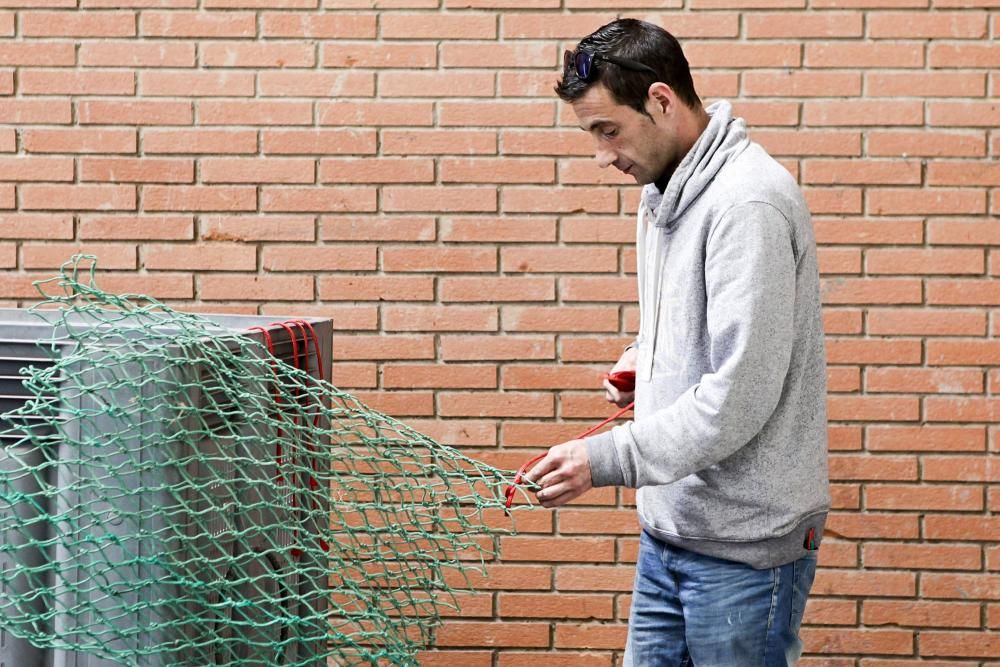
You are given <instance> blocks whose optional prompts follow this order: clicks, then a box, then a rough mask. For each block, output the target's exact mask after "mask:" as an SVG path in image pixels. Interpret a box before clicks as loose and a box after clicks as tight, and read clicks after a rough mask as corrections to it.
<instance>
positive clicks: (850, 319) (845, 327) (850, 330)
mask: <svg viewBox="0 0 1000 667" xmlns="http://www.w3.org/2000/svg"><path fill="white" fill-rule="evenodd" d="M823 330H824V331H825V332H826V334H827V335H834V334H856V333H861V312H860V311H858V310H844V309H832V308H826V309H824V311H823Z"/></svg>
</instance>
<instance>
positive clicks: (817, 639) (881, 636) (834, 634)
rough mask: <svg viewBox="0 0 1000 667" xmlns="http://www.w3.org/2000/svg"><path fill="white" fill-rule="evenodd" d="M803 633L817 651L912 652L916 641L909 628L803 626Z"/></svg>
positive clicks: (807, 642) (805, 640) (900, 653)
mask: <svg viewBox="0 0 1000 667" xmlns="http://www.w3.org/2000/svg"><path fill="white" fill-rule="evenodd" d="M801 636H802V641H803V642H804V643H805V644H806V646H809V647H810V649H811V651H814V652H817V653H842V654H843V653H847V654H853V655H862V654H872V653H874V654H888V655H892V654H896V655H910V654H912V652H913V645H914V633H913V632H911V631H908V630H867V629H857V630H855V629H819V628H803V629H802V632H801Z"/></svg>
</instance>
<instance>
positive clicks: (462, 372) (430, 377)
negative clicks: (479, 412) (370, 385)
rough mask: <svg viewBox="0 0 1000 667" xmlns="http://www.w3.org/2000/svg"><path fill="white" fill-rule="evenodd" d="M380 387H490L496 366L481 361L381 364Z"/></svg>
mask: <svg viewBox="0 0 1000 667" xmlns="http://www.w3.org/2000/svg"><path fill="white" fill-rule="evenodd" d="M382 386H383V387H385V388H386V389H396V388H402V389H422V388H426V389H457V388H465V387H467V388H472V389H494V388H496V386H497V379H496V367H495V366H489V365H484V364H476V365H469V364H466V365H462V364H448V365H440V364H435V365H427V364H385V365H383V367H382Z"/></svg>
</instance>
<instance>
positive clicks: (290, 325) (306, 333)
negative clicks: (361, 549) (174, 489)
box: [249, 320, 330, 558]
mask: <svg viewBox="0 0 1000 667" xmlns="http://www.w3.org/2000/svg"><path fill="white" fill-rule="evenodd" d="M271 326H278V327H281V328H282V329H284V330H285V331H287V332H288V335H289V338H290V339H291V343H292V365H293V366H294V367H295V368H297V369H299V370H302V371H307V372H308V370H309V368H308V366H309V354H310V351H309V342H310V340H311V341H312V346H313V350H315V352H316V375H317V376H318V377H319V379H320V380H323V379H324V378H323V355H322V352H321V351H320V348H319V337H318V336H317V335H316V330H315V329H314V328H313V326H312V325H311V324H309V322H306V321H305V320H286V321H284V322H272V323H271ZM249 330H250V331H259V332H260V333H261V335H262V336H263V338H264V343H265V345H267V351H268V352H270V353H271V356H272V357H274V356H275V354H274V341H273V340H272V339H271V333H270V332H269V331H268V330H267V329H265V328H264V327H250V329H249ZM299 335H301V336H302V341H301V343H302V347H301V348H300V347H299ZM300 349H301V353H300ZM271 368H272V370H273V371H274V374H275V375H277V374H278V365H277V363H275V362H274V361H272V363H271ZM295 399H296V400H299V399H300V396H299V392H298V389H296V392H295ZM281 402H282V401H281V392H280V391H279V390H278V387H277V385H275V389H274V404H275V405H276V406H280V405H281ZM292 421H293V423H294V424H295V425H296V426H298V425H299V417H298V416H296V417H295V418H294V419H293V420H292ZM319 424H320V415H319V413H317V414H316V416H315V417H313V426H314V427H318V426H319ZM281 435H282V432H281V429H278V432H277V437H278V442H277V444H276V445H275V452H274V456H275V462H276V464H277V465H276V466H275V473H274V478H275V480H276V481H277V482H278V483H279V484H284V483H285V478H284V475H283V474H282V466H283V465H284V462H285V457H284V452H283V451H282V448H281V440H280V438H281ZM306 447H308V448H309V451H310V452H315V451H316V449H315V447H313V445H312V443H310V442H309V441H308V440H307V441H306ZM292 463H294V460H293V461H292ZM312 469H313V472H317V473H318V472H319V471H318V470H317V469H316V462H315V461H313V463H312ZM307 477H308V480H307V481H306V482H305V484H306V485H307V486H308V487H309V489H310V490H311V491H313V492H315V491H316V490H317V489H319V482H317V481H316V478H315V477H313V476H312V475H307ZM312 505H313V507H312V508H313V509H319V504H318V503H317V502H316V500H315V499H313V501H312ZM292 507H298V497H297V496H294V495H293V496H292ZM292 531H293V534H294V533H295V532H296V531H297V529H296V528H294V527H293V528H292ZM319 546H320V548H321V549H323V551H330V545H329V544H328V543H327V541H326V540H324V539H323V538H322V537H320V538H319ZM291 553H292V556H293V557H294V558H299V557H301V556H302V549H300V548H298V547H292V549H291Z"/></svg>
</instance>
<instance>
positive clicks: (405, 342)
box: [333, 334, 434, 361]
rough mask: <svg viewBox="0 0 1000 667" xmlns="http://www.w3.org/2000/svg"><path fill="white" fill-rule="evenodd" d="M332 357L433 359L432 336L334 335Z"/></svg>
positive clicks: (351, 358) (344, 359) (380, 359)
mask: <svg viewBox="0 0 1000 667" xmlns="http://www.w3.org/2000/svg"><path fill="white" fill-rule="evenodd" d="M333 357H334V359H337V360H339V361H348V360H351V361H353V360H358V359H372V360H376V361H384V360H386V359H433V358H434V337H433V336H429V335H424V336H413V335H396V334H393V335H388V336H382V335H371V336H369V335H357V334H352V335H349V336H334V337H333Z"/></svg>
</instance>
